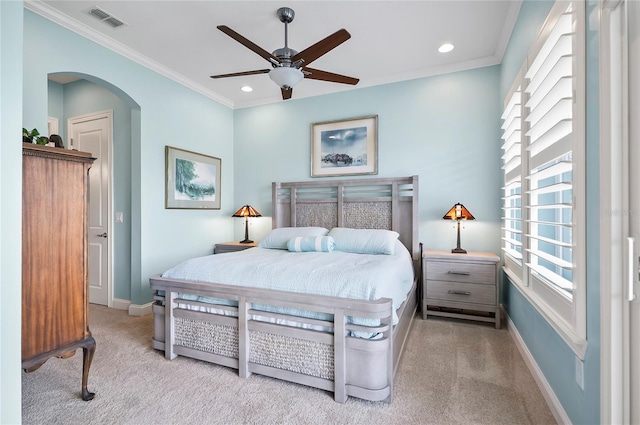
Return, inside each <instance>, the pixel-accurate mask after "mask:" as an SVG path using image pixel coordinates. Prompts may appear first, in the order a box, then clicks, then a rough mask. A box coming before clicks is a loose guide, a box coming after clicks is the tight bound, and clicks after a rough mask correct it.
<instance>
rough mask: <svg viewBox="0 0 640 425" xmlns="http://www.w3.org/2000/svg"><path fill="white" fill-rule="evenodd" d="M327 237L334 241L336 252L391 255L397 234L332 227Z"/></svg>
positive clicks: (375, 230)
mask: <svg viewBox="0 0 640 425" xmlns="http://www.w3.org/2000/svg"><path fill="white" fill-rule="evenodd" d="M329 236H331V237H332V238H333V240H334V241H335V247H334V249H335V250H336V251H344V252H354V253H357V254H388V255H393V253H394V249H395V244H396V240H398V236H400V235H399V234H398V232H394V231H392V230H384V229H347V228H344V227H334V228H333V229H331V231H330V232H329Z"/></svg>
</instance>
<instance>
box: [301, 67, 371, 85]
mask: <svg viewBox="0 0 640 425" xmlns="http://www.w3.org/2000/svg"><path fill="white" fill-rule="evenodd" d="M302 73H303V74H304V78H308V79H310V80H321V81H330V82H332V83H341V84H351V85H353V86H355V85H356V84H358V81H360V80H359V79H358V78H353V77H347V76H346V75H340V74H334V73H333V72H327V71H322V70H320V69H313V68H302Z"/></svg>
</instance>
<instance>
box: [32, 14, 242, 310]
mask: <svg viewBox="0 0 640 425" xmlns="http://www.w3.org/2000/svg"><path fill="white" fill-rule="evenodd" d="M24 49H25V51H28V52H29V55H28V56H25V61H24V84H23V97H24V108H23V123H24V125H25V126H26V127H29V128H32V127H36V128H46V122H47V115H48V112H47V108H48V104H47V101H46V99H47V86H48V83H47V75H48V74H49V73H58V72H63V73H78V74H82V75H90V76H94V77H96V79H98V80H97V81H100V80H102V81H104V82H107V83H109V84H110V85H112V86H110V87H109V88H110V90H112V91H113V87H117V88H119V89H120V90H121V91H122V92H124V93H126V94H127V95H128V96H129V97H130V98H131V99H133V101H134V102H135V103H136V104H137V105H139V108H140V111H139V112H135V111H134V112H132V114H133V116H136V117H139V118H138V119H139V124H137V123H135V125H134V119H133V118H132V120H131V122H132V129H131V134H132V139H131V154H130V157H131V164H130V165H129V169H130V171H127V166H126V165H125V164H119V165H118V167H119V168H117V169H115V170H114V172H115V175H117V174H118V173H119V172H120V171H122V172H124V173H125V174H126V173H129V172H130V173H131V183H130V184H131V201H130V202H131V224H132V225H131V234H132V241H131V258H132V262H133V261H135V262H136V263H135V267H133V266H132V273H131V274H132V277H131V290H130V294H131V301H132V303H134V304H144V303H147V302H149V301H150V300H151V290H150V288H149V283H148V278H149V276H150V275H153V274H157V273H161V272H162V271H163V270H165V269H167V268H168V267H170V266H172V265H174V264H175V263H176V262H177V261H180V260H182V259H185V258H188V257H193V256H197V255H205V254H208V253H211V252H212V246H213V244H214V243H215V242H220V241H226V240H231V238H232V234H233V229H232V227H231V225H230V224H231V222H232V219H231V218H230V216H231V214H232V213H233V211H231V210H232V209H233V193H234V190H233V189H234V188H233V167H234V166H233V164H234V158H233V111H232V110H230V109H229V108H227V107H225V106H222V105H220V104H218V103H217V102H214V101H213V100H211V99H208V98H206V97H204V96H202V95H200V94H197V93H194V92H193V91H191V90H189V89H187V88H185V87H183V86H182V85H180V84H178V83H176V82H174V81H172V80H169V79H167V78H165V77H163V76H161V75H159V74H156V73H154V72H152V71H150V70H149V69H147V68H144V67H142V66H140V65H138V64H136V63H134V62H132V61H130V60H128V59H126V58H124V57H122V56H119V55H117V54H115V53H114V52H112V51H110V50H108V49H105V48H103V47H101V46H98V45H97V44H95V43H93V42H91V41H89V40H87V39H85V38H83V37H81V36H79V35H77V34H75V33H72V32H70V31H68V30H66V29H64V28H62V27H60V26H58V25H56V24H54V23H52V22H51V21H49V20H47V19H44V18H42V17H40V16H39V15H37V14H34V13H32V12H30V11H25V12H24ZM94 82H95V81H94ZM138 126H139V128H138ZM117 131H118V130H116V129H114V132H117ZM136 131H137V132H138V133H137V134H138V135H139V136H137V137H136V136H135V135H136ZM166 145H170V146H176V147H180V148H183V149H187V150H191V151H195V152H201V153H204V154H208V155H212V156H216V157H219V158H222V182H223V184H222V192H221V196H222V209H221V210H167V209H165V208H164V181H165V146H166ZM120 167H122V168H120Z"/></svg>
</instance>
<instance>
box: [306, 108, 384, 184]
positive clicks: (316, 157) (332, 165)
mask: <svg viewBox="0 0 640 425" xmlns="http://www.w3.org/2000/svg"><path fill="white" fill-rule="evenodd" d="M357 174H378V116H377V115H372V116H369V117H361V118H353V119H348V120H340V121H329V122H321V123H316V124H312V125H311V177H324V176H350V175H357Z"/></svg>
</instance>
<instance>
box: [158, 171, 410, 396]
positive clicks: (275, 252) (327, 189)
mask: <svg viewBox="0 0 640 425" xmlns="http://www.w3.org/2000/svg"><path fill="white" fill-rule="evenodd" d="M272 208H273V215H272V227H273V229H274V230H272V233H270V234H269V235H268V236H267V237H266V238H265V239H263V241H261V243H260V247H258V248H250V249H247V250H244V251H240V252H234V253H225V254H218V255H213V256H207V257H202V258H199V259H192V260H188V262H185V263H188V264H189V266H190V267H186V265H185V263H181V264H179V265H176V267H173V268H171V269H169V270H167V271H165V272H164V273H163V274H161V275H156V276H152V277H151V278H150V284H151V287H152V289H154V291H155V292H154V305H153V314H154V336H153V340H152V345H153V347H154V348H155V349H158V350H162V351H164V353H165V357H166V358H167V359H169V360H171V359H174V358H176V357H177V356H186V357H191V358H195V359H199V360H204V361H208V362H211V363H216V364H220V365H223V366H228V367H232V368H235V369H238V371H239V375H240V376H241V377H248V376H250V375H251V374H252V373H256V374H261V375H266V376H270V377H274V378H278V379H283V380H287V381H291V382H295V383H299V384H303V385H308V386H312V387H316V388H320V389H323V390H326V391H330V392H333V393H334V399H335V400H336V401H338V402H341V403H344V402H345V401H346V400H347V398H348V397H349V396H353V397H357V398H362V399H365V400H371V401H385V402H387V403H391V401H392V396H393V378H394V375H395V371H396V369H397V367H398V364H399V361H400V358H401V354H402V349H403V347H404V344H405V341H406V338H407V335H408V333H409V329H410V326H411V323H412V320H413V318H414V316H415V312H416V308H417V305H418V302H417V300H418V299H419V293H418V292H419V291H420V288H421V273H420V270H419V268H420V264H421V261H420V258H421V252H420V251H421V245H420V243H419V242H418V177H417V176H410V177H400V178H373V179H350V180H331V181H307V182H286V183H279V182H274V183H273V184H272ZM309 229H324V230H326V232H324V231H321V233H318V234H315V233H307V232H308V231H310V230H309ZM327 232H328V233H327ZM389 234H393V235H394V237H392V238H391V239H394V241H393V242H391V241H390V240H389V239H388V238H387V237H388V235H389ZM362 235H366V236H367V237H369V236H370V235H375V237H376V238H378V236H380V237H382V239H380V238H378V239H377V241H380V240H382V242H381V244H382V245H380V246H382V247H383V248H384V249H388V247H389V246H390V244H391V243H393V244H394V245H393V248H391V251H390V252H385V254H380V253H379V252H377V251H376V249H378V248H375V249H374V251H372V252H369V251H366V252H360V245H357V244H356V245H357V247H356V248H357V249H355V250H353V249H350V248H348V247H351V248H352V247H353V246H356V245H353V243H352V242H353V241H354V240H356V241H358V242H360V240H359V239H358V238H359V237H360V236H362ZM276 236H277V237H276ZM285 236H286V238H289V236H291V237H290V238H289V239H288V246H287V248H289V249H270V248H273V247H272V246H269V243H270V242H273V241H276V242H277V243H281V242H282V241H281V240H278V238H280V239H282V238H283V237H285ZM354 236H355V239H354V238H353V237H354ZM286 238H285V239H286ZM385 238H387V239H385ZM294 239H295V240H297V243H298V245H295V244H294V243H293V242H294ZM282 240H284V239H282ZM370 240H371V239H369V241H370ZM314 241H315V242H314ZM320 241H322V243H324V244H325V245H322V243H321V242H320ZM276 242H274V243H276ZM309 242H314V243H315V245H313V244H312V245H313V247H311V248H309V247H308V246H307V247H306V248H305V247H304V244H305V243H309ZM301 243H302V245H301ZM350 244H351V245H350ZM333 247H335V248H336V249H332V248H333ZM279 248H281V247H279ZM369 248H370V245H367V249H369ZM289 250H291V251H305V252H290V251H289ZM340 251H351V252H344V253H342V252H340ZM264 255H266V256H267V257H264ZM343 256H346V257H345V258H346V259H345V260H341V261H346V262H345V263H344V266H339V267H340V270H339V271H336V270H337V269H329V268H325V267H330V265H325V263H326V262H327V259H328V258H330V259H331V260H330V261H329V263H334V262H335V263H336V264H338V263H337V261H338V259H340V258H342V257H343ZM349 256H350V257H349ZM347 257H348V258H347ZM405 257H406V258H405ZM280 258H285V259H286V258H295V260H294V263H296V264H297V265H300V267H294V266H289V267H287V269H292V270H294V271H295V270H296V269H298V268H300V270H297V271H295V273H304V270H303V268H301V267H302V265H304V266H305V267H306V266H308V267H307V269H309V270H310V271H309V273H311V271H313V272H314V274H313V279H316V278H318V276H317V275H318V274H322V273H318V271H319V270H329V272H328V273H325V274H328V275H330V276H329V279H330V280H332V281H337V278H335V276H338V275H340V274H345V275H346V279H347V280H348V281H349V280H350V281H354V280H356V279H355V278H354V277H353V275H351V277H349V276H350V275H349V274H348V271H347V269H350V268H351V264H356V263H358V264H359V263H361V264H362V265H363V266H364V268H365V269H371V270H373V271H374V276H372V277H371V278H370V279H369V278H367V279H361V280H365V281H364V282H359V283H358V284H357V285H356V286H358V287H362V288H364V289H362V290H361V291H362V292H364V293H365V295H364V296H363V297H361V298H364V299H355V298H349V297H350V296H351V295H350V294H349V293H345V292H344V288H345V287H348V286H349V285H345V284H340V283H335V284H334V286H335V287H336V288H338V292H331V291H329V290H327V289H325V288H326V287H328V286H330V285H328V284H325V283H322V284H319V283H316V282H315V281H314V283H313V284H311V283H310V282H311V281H312V277H311V274H309V275H299V274H297V275H296V274H294V275H293V280H296V276H297V280H299V281H300V282H302V284H304V283H307V286H308V287H309V288H311V292H312V293H303V292H300V289H297V288H295V289H292V288H291V287H290V286H289V285H288V284H287V285H284V284H281V282H280V281H281V280H283V281H284V280H287V279H289V280H291V278H285V277H284V274H283V276H282V278H281V279H280V277H279V275H278V274H277V273H278V272H277V271H274V270H276V269H275V268H274V267H277V266H276V264H277V263H278V262H279V261H280ZM378 260H380V261H382V260H384V261H387V262H386V263H382V265H377V261H378ZM405 260H406V261H405ZM283 261H284V260H283ZM287 261H289V260H287ZM323 261H324V262H325V263H322V262H323ZM394 261H395V262H397V263H400V264H402V263H404V262H406V263H408V266H409V268H410V271H409V275H408V282H406V280H407V276H406V272H398V273H396V272H390V271H389V270H392V269H393V267H395V265H394V266H391V264H392V263H393V262H394ZM193 264H196V265H198V266H197V267H196V271H194V269H193V268H192V267H191V266H192V265H193ZM223 264H227V265H228V267H229V270H235V271H237V270H236V269H238V267H241V266H243V264H244V265H245V266H246V268H245V269H242V270H241V271H240V272H238V273H235V274H234V273H231V272H228V271H219V270H221V267H222V266H223ZM262 264H267V265H269V266H271V267H272V269H266V270H265V269H261V268H260V267H262V266H261V265H262ZM354 267H355V266H354ZM376 267H378V268H377V269H376ZM402 267H405V266H404V265H402ZM208 268H210V269H208ZM331 270H333V271H331ZM376 270H377V271H376ZM210 271H211V273H213V274H209V273H210ZM185 273H186V274H185ZM215 273H218V274H215ZM205 275H206V276H205ZM212 276H213V277H212ZM274 276H275V277H274ZM375 276H378V278H376V277H375ZM376 279H377V280H379V281H380V285H381V287H378V286H376V287H374V289H371V288H370V287H369V281H372V284H373V281H374V280H376ZM398 287H404V288H405V289H404V290H403V291H401V292H403V294H402V295H398V293H397V291H398V289H397V288H398ZM314 288H315V289H314ZM318 288H321V290H318ZM359 291H360V290H359Z"/></svg>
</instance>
